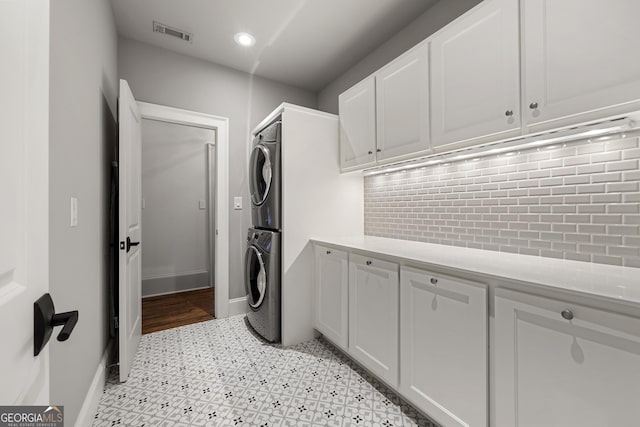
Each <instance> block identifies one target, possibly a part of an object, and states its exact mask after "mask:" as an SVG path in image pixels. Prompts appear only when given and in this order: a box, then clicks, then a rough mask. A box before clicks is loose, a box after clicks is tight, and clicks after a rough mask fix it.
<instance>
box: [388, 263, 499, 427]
mask: <svg viewBox="0 0 640 427" xmlns="http://www.w3.org/2000/svg"><path fill="white" fill-rule="evenodd" d="M400 313H401V323H400V334H401V335H400V343H401V347H400V354H401V361H400V366H401V378H400V392H401V393H402V394H403V395H404V396H405V397H406V398H407V399H409V400H410V401H411V402H412V403H414V404H415V405H416V406H418V407H419V408H420V409H422V410H423V411H424V412H426V413H427V414H429V415H430V416H431V417H432V418H434V420H435V421H437V422H438V423H440V424H442V425H443V426H445V427H448V426H472V427H484V426H487V424H488V397H487V394H488V393H487V387H488V385H487V375H488V374H487V364H488V363H487V353H488V341H487V340H488V335H487V334H488V332H487V327H488V326H487V325H488V316H487V287H486V286H485V285H481V284H477V283H472V282H467V281H463V280H459V279H453V278H450V277H446V276H442V275H439V274H435V273H430V272H428V271H424V270H418V269H414V268H410V267H402V268H401V271H400Z"/></svg>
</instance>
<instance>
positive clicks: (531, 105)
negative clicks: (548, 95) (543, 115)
mask: <svg viewBox="0 0 640 427" xmlns="http://www.w3.org/2000/svg"><path fill="white" fill-rule="evenodd" d="M529 109H531V110H537V109H538V103H537V102H532V103H531V104H529Z"/></svg>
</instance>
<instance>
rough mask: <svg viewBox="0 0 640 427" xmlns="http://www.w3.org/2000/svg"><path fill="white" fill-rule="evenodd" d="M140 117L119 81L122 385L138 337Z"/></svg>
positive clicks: (139, 322) (140, 297)
mask: <svg viewBox="0 0 640 427" xmlns="http://www.w3.org/2000/svg"><path fill="white" fill-rule="evenodd" d="M141 119H142V117H141V116H140V111H139V110H138V105H137V104H136V100H135V98H134V97H133V94H132V93H131V89H130V88H129V84H128V83H127V82H126V80H120V101H119V107H118V121H119V127H120V142H119V145H120V148H119V158H118V170H119V198H118V203H119V208H118V209H119V230H118V233H119V237H118V240H119V242H120V257H119V269H120V271H119V285H118V290H119V297H118V301H119V312H118V313H119V314H118V324H119V330H118V340H119V356H120V360H119V361H120V381H126V380H127V377H128V376H129V371H130V370H131V365H132V364H133V359H134V358H135V356H136V350H137V349H138V342H139V341H140V336H141V335H142V276H141V266H142V263H141V259H142V258H141V256H140V251H141V245H140V237H141V229H140V218H141V207H142V206H141V201H142V194H141V193H142V188H141V181H142V163H141V156H142V150H141V147H142V120H141Z"/></svg>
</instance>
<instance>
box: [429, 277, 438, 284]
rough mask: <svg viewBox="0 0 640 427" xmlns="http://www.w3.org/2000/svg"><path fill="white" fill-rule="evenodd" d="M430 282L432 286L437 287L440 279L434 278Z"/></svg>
mask: <svg viewBox="0 0 640 427" xmlns="http://www.w3.org/2000/svg"><path fill="white" fill-rule="evenodd" d="M430 282H431V284H432V285H435V284H436V283H438V279H436V278H435V277H432V278H431V280H430Z"/></svg>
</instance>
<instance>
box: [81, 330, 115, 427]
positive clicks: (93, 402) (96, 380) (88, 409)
mask: <svg viewBox="0 0 640 427" xmlns="http://www.w3.org/2000/svg"><path fill="white" fill-rule="evenodd" d="M113 343H114V341H113V340H110V341H109V344H107V348H106V349H105V351H104V353H103V354H102V359H100V363H99V364H98V368H97V369H96V373H95V375H94V376H93V381H91V386H89V390H88V391H87V397H85V399H84V402H82V407H81V408H80V414H78V419H77V420H76V427H85V426H90V425H92V424H93V417H94V416H95V415H96V412H97V410H98V404H99V403H100V398H101V397H102V390H103V389H104V384H105V382H106V380H107V365H108V364H109V357H110V356H111V351H112V348H113Z"/></svg>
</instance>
